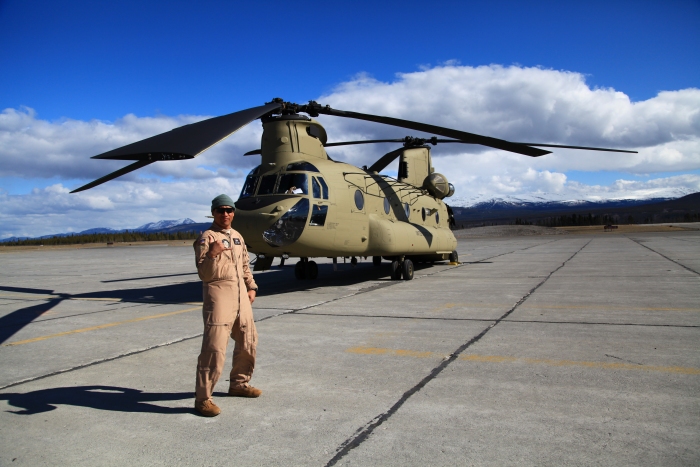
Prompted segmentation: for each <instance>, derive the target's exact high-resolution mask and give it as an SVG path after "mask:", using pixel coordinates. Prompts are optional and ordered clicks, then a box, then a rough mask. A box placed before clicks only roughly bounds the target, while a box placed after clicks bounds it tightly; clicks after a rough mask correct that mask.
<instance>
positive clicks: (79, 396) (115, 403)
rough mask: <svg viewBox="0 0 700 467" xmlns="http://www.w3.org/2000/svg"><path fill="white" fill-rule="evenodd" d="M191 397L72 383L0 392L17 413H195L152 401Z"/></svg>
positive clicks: (190, 397)
mask: <svg viewBox="0 0 700 467" xmlns="http://www.w3.org/2000/svg"><path fill="white" fill-rule="evenodd" d="M193 397H194V394H193V393H192V392H163V393H152V392H143V391H140V390H138V389H131V388H122V387H118V386H73V387H60V388H50V389H40V390H38V391H31V392H26V393H4V394H0V400H6V401H7V403H8V404H9V405H11V406H13V407H17V408H19V409H21V410H8V412H10V413H14V414H16V415H36V414H40V413H45V412H51V411H52V410H56V409H57V408H58V407H57V406H58V405H72V406H75V407H87V408H91V409H97V410H111V411H116V412H132V413H138V412H141V413H157V414H164V415H174V414H183V413H195V412H194V409H191V408H187V407H163V406H160V405H155V404H152V402H171V401H179V400H184V399H192V398H193Z"/></svg>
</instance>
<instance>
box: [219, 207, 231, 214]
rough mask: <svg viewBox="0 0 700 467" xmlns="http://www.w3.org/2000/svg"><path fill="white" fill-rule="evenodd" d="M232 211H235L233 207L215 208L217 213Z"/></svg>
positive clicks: (229, 212)
mask: <svg viewBox="0 0 700 467" xmlns="http://www.w3.org/2000/svg"><path fill="white" fill-rule="evenodd" d="M234 211H235V209H233V208H216V212H217V214H223V213H226V214H231V213H232V212H234Z"/></svg>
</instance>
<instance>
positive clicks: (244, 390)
mask: <svg viewBox="0 0 700 467" xmlns="http://www.w3.org/2000/svg"><path fill="white" fill-rule="evenodd" d="M260 394H262V391H261V390H260V389H258V388H254V387H253V386H242V387H239V388H230V389H229V390H228V395H229V396H234V397H260Z"/></svg>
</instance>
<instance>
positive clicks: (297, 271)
mask: <svg viewBox="0 0 700 467" xmlns="http://www.w3.org/2000/svg"><path fill="white" fill-rule="evenodd" d="M294 277H296V278H297V279H299V280H301V279H306V264H305V263H304V261H298V262H297V264H296V266H294Z"/></svg>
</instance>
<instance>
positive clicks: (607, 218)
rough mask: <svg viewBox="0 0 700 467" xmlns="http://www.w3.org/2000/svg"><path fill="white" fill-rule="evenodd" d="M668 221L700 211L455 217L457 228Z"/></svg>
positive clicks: (692, 217)
mask: <svg viewBox="0 0 700 467" xmlns="http://www.w3.org/2000/svg"><path fill="white" fill-rule="evenodd" d="M670 222H700V213H697V212H686V213H673V212H671V213H668V212H665V213H658V214H649V213H635V214H634V215H633V214H630V213H625V214H600V215H597V214H592V213H589V214H575V213H572V214H561V215H552V216H527V217H525V216H524V217H516V218H515V219H513V218H510V219H508V218H505V219H504V218H499V219H485V220H484V221H477V222H474V221H473V220H468V221H466V220H461V219H457V228H458V229H464V228H467V229H468V228H470V227H481V226H485V225H540V226H544V227H572V226H584V225H618V224H619V225H626V224H663V223H670Z"/></svg>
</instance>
